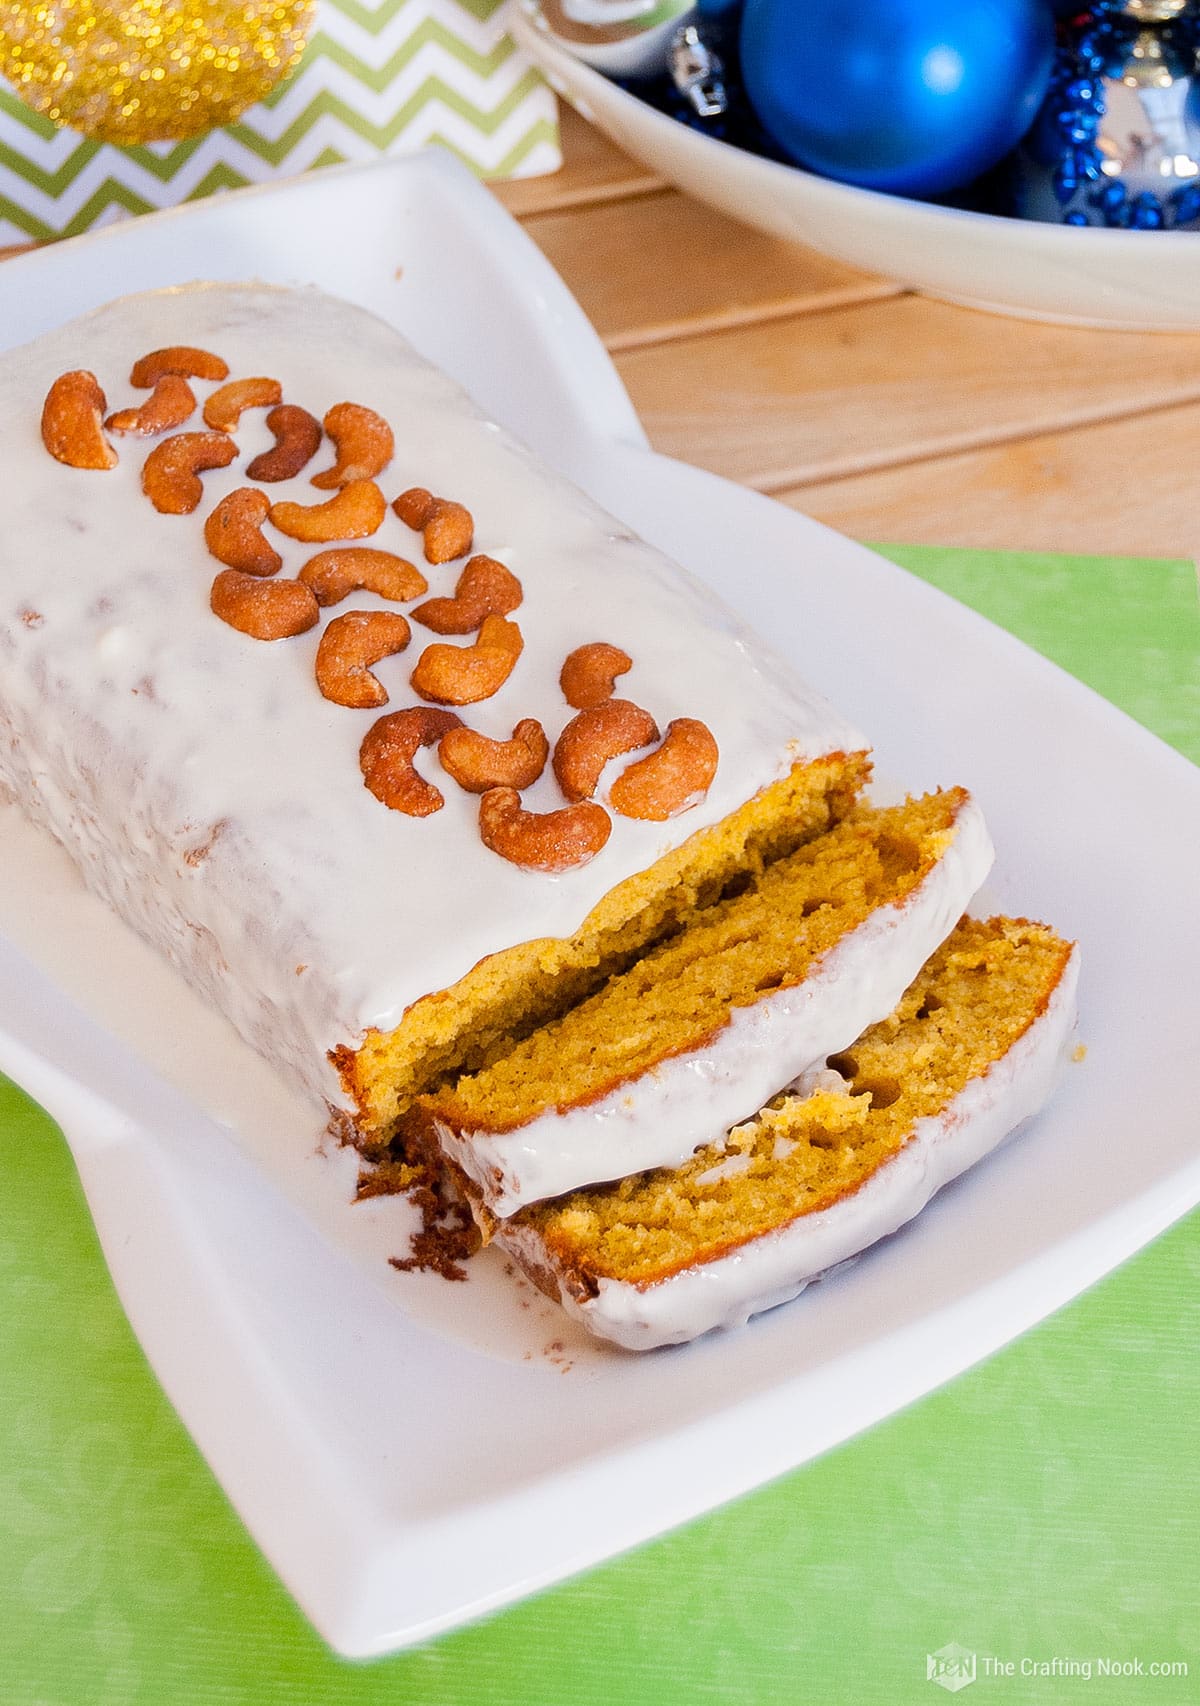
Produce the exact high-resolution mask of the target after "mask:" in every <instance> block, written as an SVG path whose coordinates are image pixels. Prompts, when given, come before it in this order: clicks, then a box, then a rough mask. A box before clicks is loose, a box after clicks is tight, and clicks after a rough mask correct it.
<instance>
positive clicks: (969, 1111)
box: [496, 950, 1079, 1350]
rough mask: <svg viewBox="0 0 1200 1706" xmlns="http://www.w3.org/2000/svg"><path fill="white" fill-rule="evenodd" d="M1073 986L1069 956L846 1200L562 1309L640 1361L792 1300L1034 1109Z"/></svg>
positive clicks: (1059, 1054)
mask: <svg viewBox="0 0 1200 1706" xmlns="http://www.w3.org/2000/svg"><path fill="white" fill-rule="evenodd" d="M1078 975H1079V953H1078V950H1075V951H1074V952H1073V953H1072V954H1071V956H1070V959H1069V960H1068V962H1067V965H1066V967H1065V969H1064V971H1063V975H1062V977H1061V978H1060V979H1059V982H1058V984H1057V986H1056V988H1055V990H1054V992H1053V994H1052V995H1051V998H1050V1000H1049V1002H1048V1003H1047V1006H1046V1008H1045V1010H1044V1012H1043V1013H1042V1014H1041V1015H1040V1016H1039V1018H1038V1019H1036V1020H1035V1022H1034V1023H1033V1024H1032V1025H1031V1026H1030V1027H1029V1029H1028V1030H1027V1031H1026V1032H1025V1034H1024V1036H1022V1037H1020V1038H1019V1039H1018V1040H1017V1042H1016V1043H1015V1044H1014V1045H1013V1047H1012V1048H1011V1049H1009V1051H1008V1053H1007V1054H1005V1055H1004V1056H1003V1057H1002V1058H1001V1059H1000V1060H998V1061H995V1062H994V1063H993V1065H992V1066H991V1068H990V1069H989V1070H988V1071H987V1072H986V1073H984V1074H983V1075H982V1076H980V1077H978V1078H974V1079H972V1080H971V1082H970V1083H969V1084H967V1085H966V1086H965V1087H964V1089H963V1090H961V1091H960V1092H959V1094H958V1095H957V1096H955V1097H953V1098H952V1100H951V1101H949V1102H948V1103H947V1104H946V1106H945V1107H944V1108H943V1109H942V1111H941V1113H940V1114H937V1115H934V1116H931V1117H929V1118H926V1119H922V1120H918V1121H917V1123H916V1125H915V1126H914V1127H913V1132H912V1135H911V1137H910V1138H909V1139H908V1141H907V1143H906V1144H905V1145H904V1147H903V1149H901V1150H900V1151H899V1152H898V1153H897V1154H896V1155H894V1156H893V1157H892V1158H891V1159H890V1160H889V1161H886V1162H885V1163H884V1164H883V1165H882V1166H881V1167H879V1168H877V1169H876V1171H875V1172H874V1173H872V1174H871V1176H870V1177H869V1178H868V1179H866V1180H865V1181H864V1183H863V1184H862V1185H860V1186H859V1188H858V1190H856V1191H855V1192H854V1193H853V1195H851V1196H848V1197H844V1198H843V1199H842V1200H841V1201H840V1202H837V1203H835V1204H833V1206H832V1207H830V1208H827V1209H821V1210H820V1211H818V1212H817V1213H814V1214H808V1215H803V1216H802V1217H801V1218H799V1219H798V1220H794V1221H792V1222H791V1223H790V1224H789V1225H788V1226H785V1227H781V1228H780V1229H779V1230H778V1231H776V1232H770V1233H767V1234H765V1235H764V1236H762V1237H760V1238H754V1239H750V1240H748V1241H747V1242H746V1243H745V1244H743V1245H742V1246H741V1247H740V1248H739V1249H738V1250H735V1251H733V1252H731V1253H730V1254H728V1255H726V1256H722V1257H720V1258H719V1259H718V1260H716V1261H713V1262H706V1263H701V1264H697V1265H696V1266H695V1267H692V1268H688V1269H685V1270H684V1271H683V1272H681V1273H678V1274H675V1275H672V1277H671V1278H670V1279H667V1280H661V1281H660V1282H659V1283H658V1284H656V1285H650V1286H645V1287H638V1286H636V1285H633V1284H630V1283H629V1282H628V1281H623V1280H611V1279H602V1280H601V1281H600V1282H599V1291H598V1293H597V1295H596V1296H595V1297H594V1298H590V1299H588V1300H587V1301H586V1302H583V1303H580V1302H579V1301H578V1300H577V1299H575V1298H573V1297H572V1296H571V1295H570V1293H569V1292H568V1291H567V1289H566V1287H565V1285H564V1286H563V1288H562V1303H563V1306H564V1308H566V1310H567V1311H568V1313H569V1314H571V1315H573V1316H574V1317H575V1319H576V1320H578V1321H581V1322H582V1323H583V1324H584V1326H585V1327H587V1328H588V1329H589V1331H591V1332H593V1333H595V1334H596V1335H597V1336H598V1337H600V1338H604V1339H611V1340H612V1341H613V1342H614V1343H616V1344H618V1345H623V1346H625V1347H626V1348H627V1349H629V1350H650V1349H653V1348H654V1347H655V1346H658V1345H678V1344H683V1343H685V1342H686V1341H687V1340H689V1339H694V1338H697V1337H698V1336H699V1335H700V1334H701V1333H707V1332H709V1331H710V1330H711V1329H712V1328H714V1327H738V1326H741V1325H743V1324H744V1323H745V1322H746V1321H748V1320H749V1318H750V1316H751V1315H756V1314H758V1313H760V1312H761V1311H762V1310H764V1309H773V1308H774V1307H775V1306H776V1304H779V1303H786V1302H787V1301H788V1300H789V1299H790V1298H793V1297H795V1296H797V1295H798V1293H800V1292H801V1291H803V1290H804V1288H805V1286H807V1285H810V1284H811V1283H812V1282H813V1281H814V1280H817V1279H820V1278H822V1277H823V1276H824V1275H826V1274H828V1273H829V1272H830V1271H831V1270H832V1269H833V1268H835V1267H839V1266H840V1265H841V1264H843V1263H844V1262H847V1261H849V1260H850V1259H851V1258H852V1257H854V1256H856V1255H858V1254H859V1253H860V1252H861V1251H863V1250H865V1249H867V1248H868V1247H869V1246H870V1245H872V1244H874V1243H876V1242H877V1241H878V1240H879V1239H880V1238H885V1237H886V1236H887V1235H888V1234H889V1233H891V1232H895V1231H896V1230H897V1228H899V1227H901V1226H903V1225H904V1224H905V1223H906V1222H907V1221H909V1220H911V1219H913V1217H914V1216H915V1215H917V1214H919V1213H920V1212H921V1210H922V1209H923V1208H924V1207H925V1205H926V1203H928V1202H929V1200H930V1198H931V1197H933V1196H934V1195H935V1194H936V1192H938V1191H939V1190H941V1188H942V1186H943V1185H946V1184H949V1182H950V1180H951V1179H955V1178H957V1177H958V1175H959V1174H960V1173H963V1172H965V1171H966V1170H967V1168H968V1167H972V1166H974V1164H975V1163H976V1162H977V1161H979V1160H981V1159H982V1158H983V1157H984V1156H985V1155H987V1154H989V1153H990V1152H991V1151H992V1150H993V1149H995V1148H996V1147H997V1145H998V1144H999V1143H1000V1142H1001V1141H1002V1140H1003V1139H1004V1138H1005V1137H1006V1136H1008V1135H1009V1133H1011V1132H1012V1131H1014V1130H1015V1129H1016V1128H1017V1126H1019V1125H1020V1124H1021V1123H1022V1122H1023V1121H1024V1120H1026V1119H1028V1118H1029V1117H1030V1116H1031V1115H1033V1114H1035V1113H1036V1112H1037V1111H1038V1109H1039V1108H1041V1107H1042V1105H1043V1104H1044V1103H1045V1101H1046V1100H1047V1098H1048V1097H1049V1095H1050V1092H1051V1091H1052V1089H1053V1088H1054V1084H1055V1081H1056V1079H1057V1077H1058V1074H1059V1071H1060V1068H1061V1066H1062V1064H1063V1062H1064V1060H1065V1059H1066V1056H1067V1053H1068V1051H1069V1047H1070V1043H1071V1040H1072V1032H1073V1029H1074V1024H1075V1011H1076V1006H1075V998H1076V988H1077V984H1078ZM496 1236H497V1241H498V1242H499V1243H500V1244H502V1245H503V1246H504V1247H505V1248H507V1249H508V1250H510V1251H511V1252H512V1254H514V1255H515V1256H517V1258H518V1259H519V1260H521V1261H523V1262H524V1263H526V1264H527V1265H528V1266H529V1267H530V1268H531V1269H533V1270H535V1271H536V1270H539V1269H540V1270H542V1271H546V1270H547V1269H548V1270H549V1271H551V1272H554V1271H555V1269H554V1263H553V1259H552V1257H551V1256H550V1255H549V1253H548V1251H547V1250H546V1247H545V1245H544V1244H543V1243H542V1240H541V1238H540V1237H539V1235H538V1233H537V1231H536V1230H535V1229H534V1228H532V1227H528V1226H522V1225H520V1224H519V1223H508V1224H505V1225H502V1226H501V1227H500V1228H499V1229H498V1231H497V1235H496Z"/></svg>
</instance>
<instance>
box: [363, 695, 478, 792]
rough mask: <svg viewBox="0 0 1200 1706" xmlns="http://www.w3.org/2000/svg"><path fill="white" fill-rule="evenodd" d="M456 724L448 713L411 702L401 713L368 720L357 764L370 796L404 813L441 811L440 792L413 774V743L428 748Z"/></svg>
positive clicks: (455, 726) (457, 722) (453, 715)
mask: <svg viewBox="0 0 1200 1706" xmlns="http://www.w3.org/2000/svg"><path fill="white" fill-rule="evenodd" d="M461 722H462V718H461V717H459V716H458V715H457V714H456V713H455V712H454V711H435V710H434V709H433V708H432V707H431V706H429V705H414V706H412V707H411V709H409V710H407V711H391V712H389V714H388V715H387V716H386V717H380V719H379V721H378V722H377V723H372V725H371V727H370V728H369V729H368V730H367V732H366V735H365V736H364V738H363V743H362V746H361V747H360V748H359V752H358V762H359V766H360V768H361V770H362V773H363V781H364V783H365V784H366V786H367V787H368V788H369V789H370V791H371V793H372V794H374V796H375V798H376V799H377V800H380V801H381V802H382V803H383V804H384V805H385V806H388V807H390V808H391V810H392V811H394V812H404V813H405V814H406V815H407V816H408V817H429V816H430V815H431V813H433V812H438V811H441V809H442V807H443V806H444V805H445V803H446V801H445V796H444V795H443V794H442V791H441V789H440V788H435V787H434V785H433V783H432V782H427V781H426V780H425V778H424V777H423V776H418V775H417V772H416V770H415V769H414V768H413V759H414V758H415V757H416V755H417V749H418V748H419V747H422V746H432V745H433V744H434V742H435V741H439V740H441V738H442V736H443V735H445V734H448V733H449V732H450V730H451V729H456V728H458V727H459V725H460V724H461Z"/></svg>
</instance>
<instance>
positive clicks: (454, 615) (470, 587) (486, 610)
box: [413, 557, 523, 634]
mask: <svg viewBox="0 0 1200 1706" xmlns="http://www.w3.org/2000/svg"><path fill="white" fill-rule="evenodd" d="M522 596H523V595H522V591H521V583H520V581H519V580H518V579H517V577H516V575H514V574H513V573H512V571H511V569H506V568H505V566H504V564H503V563H498V562H497V561H496V559H495V557H472V558H471V560H470V562H469V563H468V564H467V566H466V568H465V569H464V570H463V572H462V574H461V575H459V577H458V584H457V585H456V586H455V588H454V597H453V598H431V599H428V600H427V601H426V603H424V604H421V605H418V606H417V608H416V609H415V610H414V611H413V618H414V620H415V621H417V622H422V623H424V625H425V627H426V628H432V629H433V631H434V633H435V634H473V633H474V632H475V630H476V629H477V628H478V627H479V625H480V623H481V622H482V621H483V619H484V617H485V616H507V615H508V613H509V611H510V610H515V609H516V608H517V606H518V605H519V604H520V602H521V598H522Z"/></svg>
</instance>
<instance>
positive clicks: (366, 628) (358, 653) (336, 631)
mask: <svg viewBox="0 0 1200 1706" xmlns="http://www.w3.org/2000/svg"><path fill="white" fill-rule="evenodd" d="M411 637H412V629H411V628H410V627H409V625H408V623H407V622H406V621H405V620H404V617H403V616H401V615H400V613H399V611H396V610H349V611H347V612H346V614H345V616H335V617H334V619H333V621H332V622H331V623H330V624H329V626H328V628H326V630H325V632H324V633H323V634H322V635H321V643H320V645H319V646H318V647H317V686H318V687H319V688H320V689H321V692H322V693H323V694H324V695H325V697H326V699H332V700H333V702H334V704H335V705H349V706H350V707H351V709H352V710H356V711H362V710H366V709H368V708H369V707H370V706H372V705H386V704H387V702H388V695H387V688H386V687H385V686H384V685H383V683H382V681H379V680H378V679H377V678H376V677H375V676H374V675H372V674H371V669H370V666H371V664H373V663H378V662H379V661H380V659H381V658H390V657H394V656H395V654H396V653H397V652H402V651H403V650H404V648H405V646H406V645H407V644H408V642H409V640H410V639H411Z"/></svg>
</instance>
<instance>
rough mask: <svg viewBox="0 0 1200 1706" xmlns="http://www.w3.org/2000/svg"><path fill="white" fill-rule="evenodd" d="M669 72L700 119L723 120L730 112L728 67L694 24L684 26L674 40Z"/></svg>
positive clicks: (670, 53) (682, 25) (668, 66)
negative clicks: (727, 82)
mask: <svg viewBox="0 0 1200 1706" xmlns="http://www.w3.org/2000/svg"><path fill="white" fill-rule="evenodd" d="M667 69H668V71H669V72H670V73H671V80H672V82H673V83H674V85H675V87H676V88H677V89H678V90H679V93H680V94H681V95H682V96H683V98H684V100H685V101H687V102H688V104H689V105H690V106H691V108H692V111H693V112H694V113H695V114H696V117H697V118H720V116H721V114H722V113H724V112H727V111H728V110H729V96H728V95H727V94H726V92H725V82H724V78H725V67H724V65H723V64H722V63H721V59H720V56H719V55H718V54H716V53H714V52H713V50H712V48H711V47H709V45H708V43H707V42H706V41H705V39H704V37H703V36H702V35H701V34H700V31H699V30H698V29H697V28H696V26H695V24H681V25H680V27H679V28H678V29H677V30H676V31H675V34H674V35H673V36H672V37H671V45H670V48H669V49H668V52H667Z"/></svg>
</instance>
